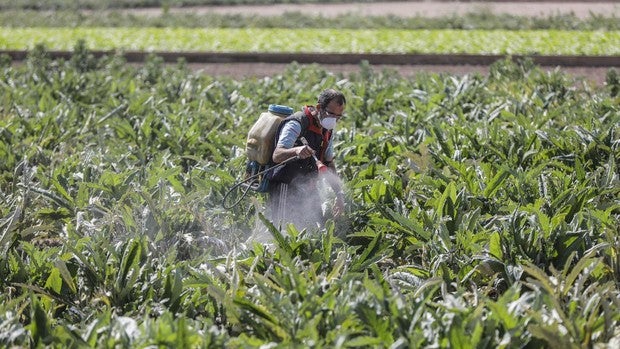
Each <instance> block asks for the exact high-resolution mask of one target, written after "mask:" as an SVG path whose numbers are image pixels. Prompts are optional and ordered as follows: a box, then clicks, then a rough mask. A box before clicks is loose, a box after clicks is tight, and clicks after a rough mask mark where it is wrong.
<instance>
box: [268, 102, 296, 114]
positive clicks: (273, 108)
mask: <svg viewBox="0 0 620 349" xmlns="http://www.w3.org/2000/svg"><path fill="white" fill-rule="evenodd" d="M268 110H269V111H270V112H272V113H276V114H284V115H291V114H293V108H291V107H288V106H286V105H278V104H270V105H269V109H268Z"/></svg>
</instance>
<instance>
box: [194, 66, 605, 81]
mask: <svg viewBox="0 0 620 349" xmlns="http://www.w3.org/2000/svg"><path fill="white" fill-rule="evenodd" d="M189 66H190V67H191V68H192V69H193V70H195V71H200V72H202V73H204V74H209V75H212V76H226V77H231V78H234V79H244V78H257V79H260V78H265V77H270V76H274V75H277V74H281V73H283V72H284V71H285V70H286V68H287V66H288V65H287V64H270V63H205V64H189ZM320 67H321V68H323V69H325V70H327V71H329V72H332V73H334V74H343V75H345V76H346V75H348V74H352V73H359V72H360V66H359V65H355V64H325V65H321V66H320ZM372 69H373V70H374V71H377V72H380V71H383V70H390V71H395V72H397V73H398V74H399V75H401V76H403V77H415V76H416V75H419V74H424V73H437V74H444V73H445V74H452V75H457V76H464V75H467V74H480V75H482V76H486V75H487V74H488V72H489V67H488V66H480V65H375V66H372ZM543 69H544V70H546V71H548V72H552V71H554V70H556V69H557V70H559V71H561V72H564V73H566V74H568V75H570V76H572V77H575V78H577V79H578V80H581V81H583V82H585V83H588V84H589V85H599V86H602V85H604V84H605V77H606V75H607V72H608V71H609V69H610V68H598V67H557V68H553V67H543Z"/></svg>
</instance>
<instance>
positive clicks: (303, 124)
mask: <svg viewBox="0 0 620 349" xmlns="http://www.w3.org/2000/svg"><path fill="white" fill-rule="evenodd" d="M345 106H346V99H345V97H344V95H343V94H342V92H339V91H336V90H334V89H327V90H325V91H323V92H321V94H320V95H319V97H318V102H317V105H316V106H309V105H308V106H305V107H304V108H303V109H302V110H301V111H299V112H296V113H294V114H293V115H291V116H289V117H287V118H286V119H284V120H283V121H282V123H281V124H280V126H279V128H278V131H277V132H276V137H275V144H276V147H275V150H274V152H273V156H272V160H273V162H274V163H275V164H279V163H281V162H283V161H286V160H288V159H290V158H293V157H296V158H297V159H296V160H291V161H289V162H288V163H287V164H286V165H284V166H281V167H279V168H276V169H275V170H274V172H273V173H272V175H271V178H270V182H269V208H270V210H271V218H272V221H273V222H274V224H276V226H277V225H280V226H281V227H284V226H285V225H286V224H288V223H293V224H295V226H296V227H297V228H298V229H300V230H301V229H312V228H317V227H321V226H322V225H323V223H324V221H325V218H324V215H323V207H322V203H323V202H322V199H321V196H320V193H319V189H320V188H319V183H320V182H319V181H320V180H321V179H323V178H324V179H326V180H327V182H328V183H329V184H330V186H331V188H332V190H333V191H334V192H335V193H336V196H337V200H336V205H335V206H334V209H333V214H334V216H337V215H339V214H341V213H342V210H343V205H344V204H343V197H342V187H341V185H340V180H339V178H338V175H337V173H336V166H335V164H334V147H333V141H332V139H333V137H332V130H333V129H334V127H335V126H336V122H337V121H338V120H339V119H340V118H341V117H342V115H343V114H344V110H345ZM324 166H327V168H324ZM324 169H325V170H326V171H323V170H324ZM319 170H321V173H319ZM319 175H320V176H322V177H323V178H321V177H319Z"/></svg>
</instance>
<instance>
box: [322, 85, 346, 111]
mask: <svg viewBox="0 0 620 349" xmlns="http://www.w3.org/2000/svg"><path fill="white" fill-rule="evenodd" d="M331 101H336V103H338V105H343V104H347V100H346V98H344V95H343V94H342V92H340V91H336V90H334V89H333V88H328V89H327V90H325V91H323V92H321V94H320V95H319V101H318V103H319V106H321V109H325V108H327V105H328V104H329V103H331Z"/></svg>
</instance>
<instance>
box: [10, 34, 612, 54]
mask: <svg viewBox="0 0 620 349" xmlns="http://www.w3.org/2000/svg"><path fill="white" fill-rule="evenodd" d="M275 38H277V39H275ZM80 40H81V41H84V43H85V44H86V45H87V47H96V48H97V49H99V50H116V49H118V50H138V51H158V50H160V51H161V50H163V51H207V52H298V53H304V52H308V53H325V52H330V53H333V52H338V53H351V52H353V53H470V54H543V55H554V54H560V55H603V56H615V55H619V56H620V31H561V30H545V31H542V30H537V31H514V30H493V31H488V30H467V31H463V30H447V29H444V30H396V29H374V30H354V29H346V30H343V29H283V28H271V29H267V28H246V29H228V28H211V29H191V28H5V29H4V30H3V31H2V32H1V33H0V49H5V50H24V49H33V48H34V47H35V46H36V45H38V44H44V45H45V46H46V47H48V48H51V49H55V50H71V49H72V46H73V45H75V43H76V42H78V41H80Z"/></svg>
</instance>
